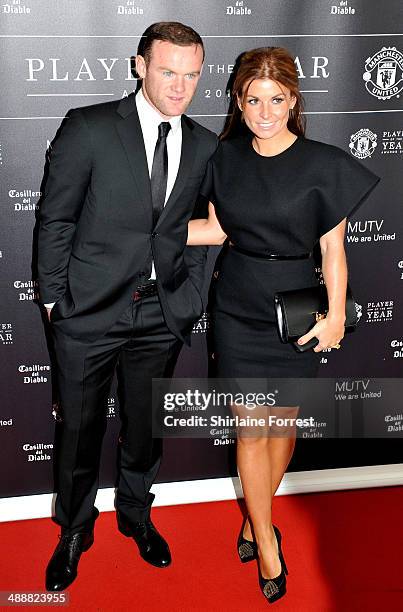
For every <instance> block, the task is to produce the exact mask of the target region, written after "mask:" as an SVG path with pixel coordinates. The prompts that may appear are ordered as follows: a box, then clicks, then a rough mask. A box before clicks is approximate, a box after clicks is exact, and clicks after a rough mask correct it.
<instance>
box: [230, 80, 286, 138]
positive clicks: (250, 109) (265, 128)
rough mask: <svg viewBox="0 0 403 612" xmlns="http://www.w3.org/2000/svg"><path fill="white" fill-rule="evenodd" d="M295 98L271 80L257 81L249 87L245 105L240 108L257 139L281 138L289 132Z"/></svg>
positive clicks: (240, 105)
mask: <svg viewBox="0 0 403 612" xmlns="http://www.w3.org/2000/svg"><path fill="white" fill-rule="evenodd" d="M295 102H296V100H295V97H294V96H291V93H290V90H289V89H287V88H286V87H284V85H281V86H280V85H279V84H278V83H277V82H276V81H272V80H270V79H255V80H254V81H252V82H251V84H250V85H249V87H248V90H247V95H246V98H245V102H244V104H242V101H241V100H239V99H238V106H239V108H240V109H241V111H243V117H244V120H245V123H246V125H247V126H248V128H249V129H250V130H251V131H252V132H253V133H254V134H255V136H256V137H257V138H262V139H268V138H273V137H275V136H279V137H280V138H281V136H282V135H285V134H286V133H287V132H288V129H287V121H288V117H289V111H290V109H292V108H294V105H295Z"/></svg>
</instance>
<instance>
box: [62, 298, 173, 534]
mask: <svg viewBox="0 0 403 612" xmlns="http://www.w3.org/2000/svg"><path fill="white" fill-rule="evenodd" d="M54 332H55V333H54V337H55V350H56V359H57V366H58V375H57V376H58V385H59V397H60V408H61V416H62V423H61V425H60V427H61V432H60V438H59V442H58V444H57V448H56V454H55V460H56V464H55V466H56V478H57V498H56V520H57V522H58V523H59V524H60V525H61V526H62V528H63V530H66V531H68V532H69V533H75V532H78V531H82V530H87V529H91V528H92V525H93V522H94V519H95V517H96V510H94V502H95V496H96V493H97V488H98V473H99V462H100V455H101V446H102V439H103V436H104V433H105V429H106V418H107V417H106V413H107V399H108V394H109V391H110V387H111V383H112V379H113V375H114V372H115V370H116V371H117V375H118V388H119V399H120V403H121V404H120V410H121V418H122V430H121V448H120V453H119V466H118V469H119V473H118V487H117V493H116V508H117V509H118V510H119V511H120V512H121V513H122V514H123V515H124V517H125V518H127V519H128V520H129V521H144V520H145V519H147V518H148V516H149V514H150V507H151V504H152V501H153V499H154V495H153V494H152V493H150V487H151V485H152V483H153V482H154V480H155V477H156V475H157V472H158V468H159V465H160V461H161V450H162V441H161V440H160V439H153V437H152V412H151V408H152V405H151V404H152V401H151V399H152V380H151V379H152V378H153V377H154V378H164V377H170V376H172V374H173V370H174V367H175V364H176V361H177V358H178V355H179V352H180V349H181V347H182V343H181V342H180V341H179V340H178V339H177V338H176V337H175V336H174V335H173V334H172V333H171V332H170V331H169V329H168V328H167V326H166V324H165V321H164V318H163V315H162V310H161V306H160V303H159V299H158V296H152V297H147V298H142V299H140V300H138V301H133V302H132V303H131V305H130V306H129V307H128V308H127V309H126V310H125V312H124V313H123V314H122V316H121V317H120V318H119V320H118V321H117V323H116V324H115V325H113V327H112V328H111V329H110V330H109V331H108V332H107V333H106V334H105V335H104V336H102V338H100V339H98V340H96V341H95V342H93V343H90V344H88V343H85V342H80V341H78V340H75V339H72V338H69V337H67V336H65V335H63V334H61V333H60V332H56V330H55V328H54Z"/></svg>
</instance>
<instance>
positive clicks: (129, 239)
mask: <svg viewBox="0 0 403 612" xmlns="http://www.w3.org/2000/svg"><path fill="white" fill-rule="evenodd" d="M216 147H217V136H216V135H215V134H214V133H213V132H210V131H209V130H207V129H206V128H204V127H202V126H200V125H199V124H197V123H196V122H194V121H192V120H191V119H190V118H189V117H186V116H182V152H181V160H180V166H179V170H178V175H177V178H176V182H175V184H174V187H173V189H172V192H171V194H170V196H169V199H168V201H167V203H166V205H165V208H164V210H163V212H162V213H161V216H160V218H159V220H158V222H157V225H156V226H155V227H154V228H153V226H152V202H151V188H150V179H149V171H148V166H147V159H146V153H145V148H144V141H143V135H142V131H141V127H140V122H139V118H138V114H137V107H136V103H135V96H134V95H133V94H131V95H130V96H129V97H127V98H124V99H123V100H120V101H116V102H109V103H106V104H97V105H93V106H88V107H83V108H79V109H74V110H72V111H70V112H69V113H68V115H67V119H66V121H65V124H64V126H63V127H62V130H61V133H60V135H59V137H58V138H57V139H56V141H55V143H54V146H53V149H52V153H51V161H50V167H49V175H48V178H47V182H46V187H45V192H44V199H43V201H42V204H41V207H40V213H39V216H40V219H39V221H40V223H39V242H38V280H39V289H40V297H41V301H42V302H43V303H48V302H56V304H55V306H54V308H53V309H52V314H51V321H52V323H53V325H54V326H56V327H57V329H58V330H59V331H60V332H62V333H64V334H65V335H67V336H70V337H73V338H76V339H81V340H84V341H92V340H95V339H96V338H98V337H99V336H101V335H103V334H104V333H105V332H106V331H107V330H108V329H109V328H110V327H111V326H112V325H113V324H114V323H115V322H116V321H117V319H118V318H119V316H120V314H121V313H122V312H123V311H124V310H125V308H126V307H127V306H128V304H129V303H130V300H131V299H132V293H133V289H134V286H135V282H136V277H138V275H139V274H140V273H141V272H142V271H143V270H144V268H145V267H146V264H147V262H150V259H151V254H152V258H153V260H154V264H155V269H156V274H157V285H158V294H159V298H160V302H161V306H162V309H163V313H164V317H165V320H166V323H167V325H168V327H169V329H170V330H171V331H172V332H173V333H174V334H175V335H176V336H177V337H178V338H180V339H181V340H184V341H185V342H187V343H189V334H190V331H191V328H192V325H193V323H194V322H195V321H196V320H197V318H198V317H199V316H200V314H201V312H202V308H203V305H202V300H201V297H200V291H201V287H202V283H203V276H204V265H205V259H206V248H205V247H186V246H185V245H186V239H187V224H188V221H189V219H190V218H191V216H192V213H193V210H194V207H195V203H196V201H197V198H198V194H199V187H200V183H201V181H202V179H203V176H204V172H205V169H206V164H207V160H208V159H209V158H210V157H211V155H212V154H213V153H214V151H215V149H216Z"/></svg>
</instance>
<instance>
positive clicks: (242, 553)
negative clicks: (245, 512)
mask: <svg viewBox="0 0 403 612" xmlns="http://www.w3.org/2000/svg"><path fill="white" fill-rule="evenodd" d="M247 520H248V517H246V518H245V520H244V522H243V523H242V527H241V531H240V533H239V536H238V541H237V549H238V555H239V558H240V560H241V563H248V561H253V559H257V546H256V542H253V541H251V540H247V539H246V538H244V537H243V530H244V528H245V523H246V521H247Z"/></svg>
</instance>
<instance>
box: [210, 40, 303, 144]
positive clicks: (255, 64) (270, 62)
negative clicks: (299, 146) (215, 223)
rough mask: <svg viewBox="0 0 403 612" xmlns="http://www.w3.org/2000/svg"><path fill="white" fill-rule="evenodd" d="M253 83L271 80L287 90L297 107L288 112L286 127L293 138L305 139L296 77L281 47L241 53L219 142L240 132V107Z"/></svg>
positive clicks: (293, 68)
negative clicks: (303, 137)
mask: <svg viewBox="0 0 403 612" xmlns="http://www.w3.org/2000/svg"><path fill="white" fill-rule="evenodd" d="M255 79H270V80H272V81H276V82H277V83H278V84H279V85H280V87H281V86H283V87H287V89H289V90H290V93H291V96H294V97H295V99H296V103H295V106H294V108H293V109H292V110H291V111H290V118H289V119H288V123H287V127H288V129H289V130H290V132H292V133H293V134H295V135H296V136H304V135H305V117H304V115H303V107H304V101H303V98H302V95H301V92H300V91H299V83H298V74H297V69H296V67H295V63H294V59H293V57H292V55H291V54H290V53H289V51H287V49H284V48H283V47H260V48H259V49H252V50H251V51H246V52H245V53H242V55H240V57H239V58H238V60H237V62H236V64H235V70H234V73H233V78H232V86H231V105H230V109H229V115H228V118H227V121H226V123H225V126H224V129H223V131H222V133H221V136H220V138H221V140H224V139H225V138H230V137H231V136H234V135H235V134H237V133H239V132H240V131H241V130H242V126H243V125H244V124H243V119H242V112H241V110H240V109H239V106H238V100H240V102H241V105H242V106H243V104H244V102H245V100H246V96H247V95H248V89H249V85H250V84H251V83H252V81H254V80H255Z"/></svg>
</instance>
